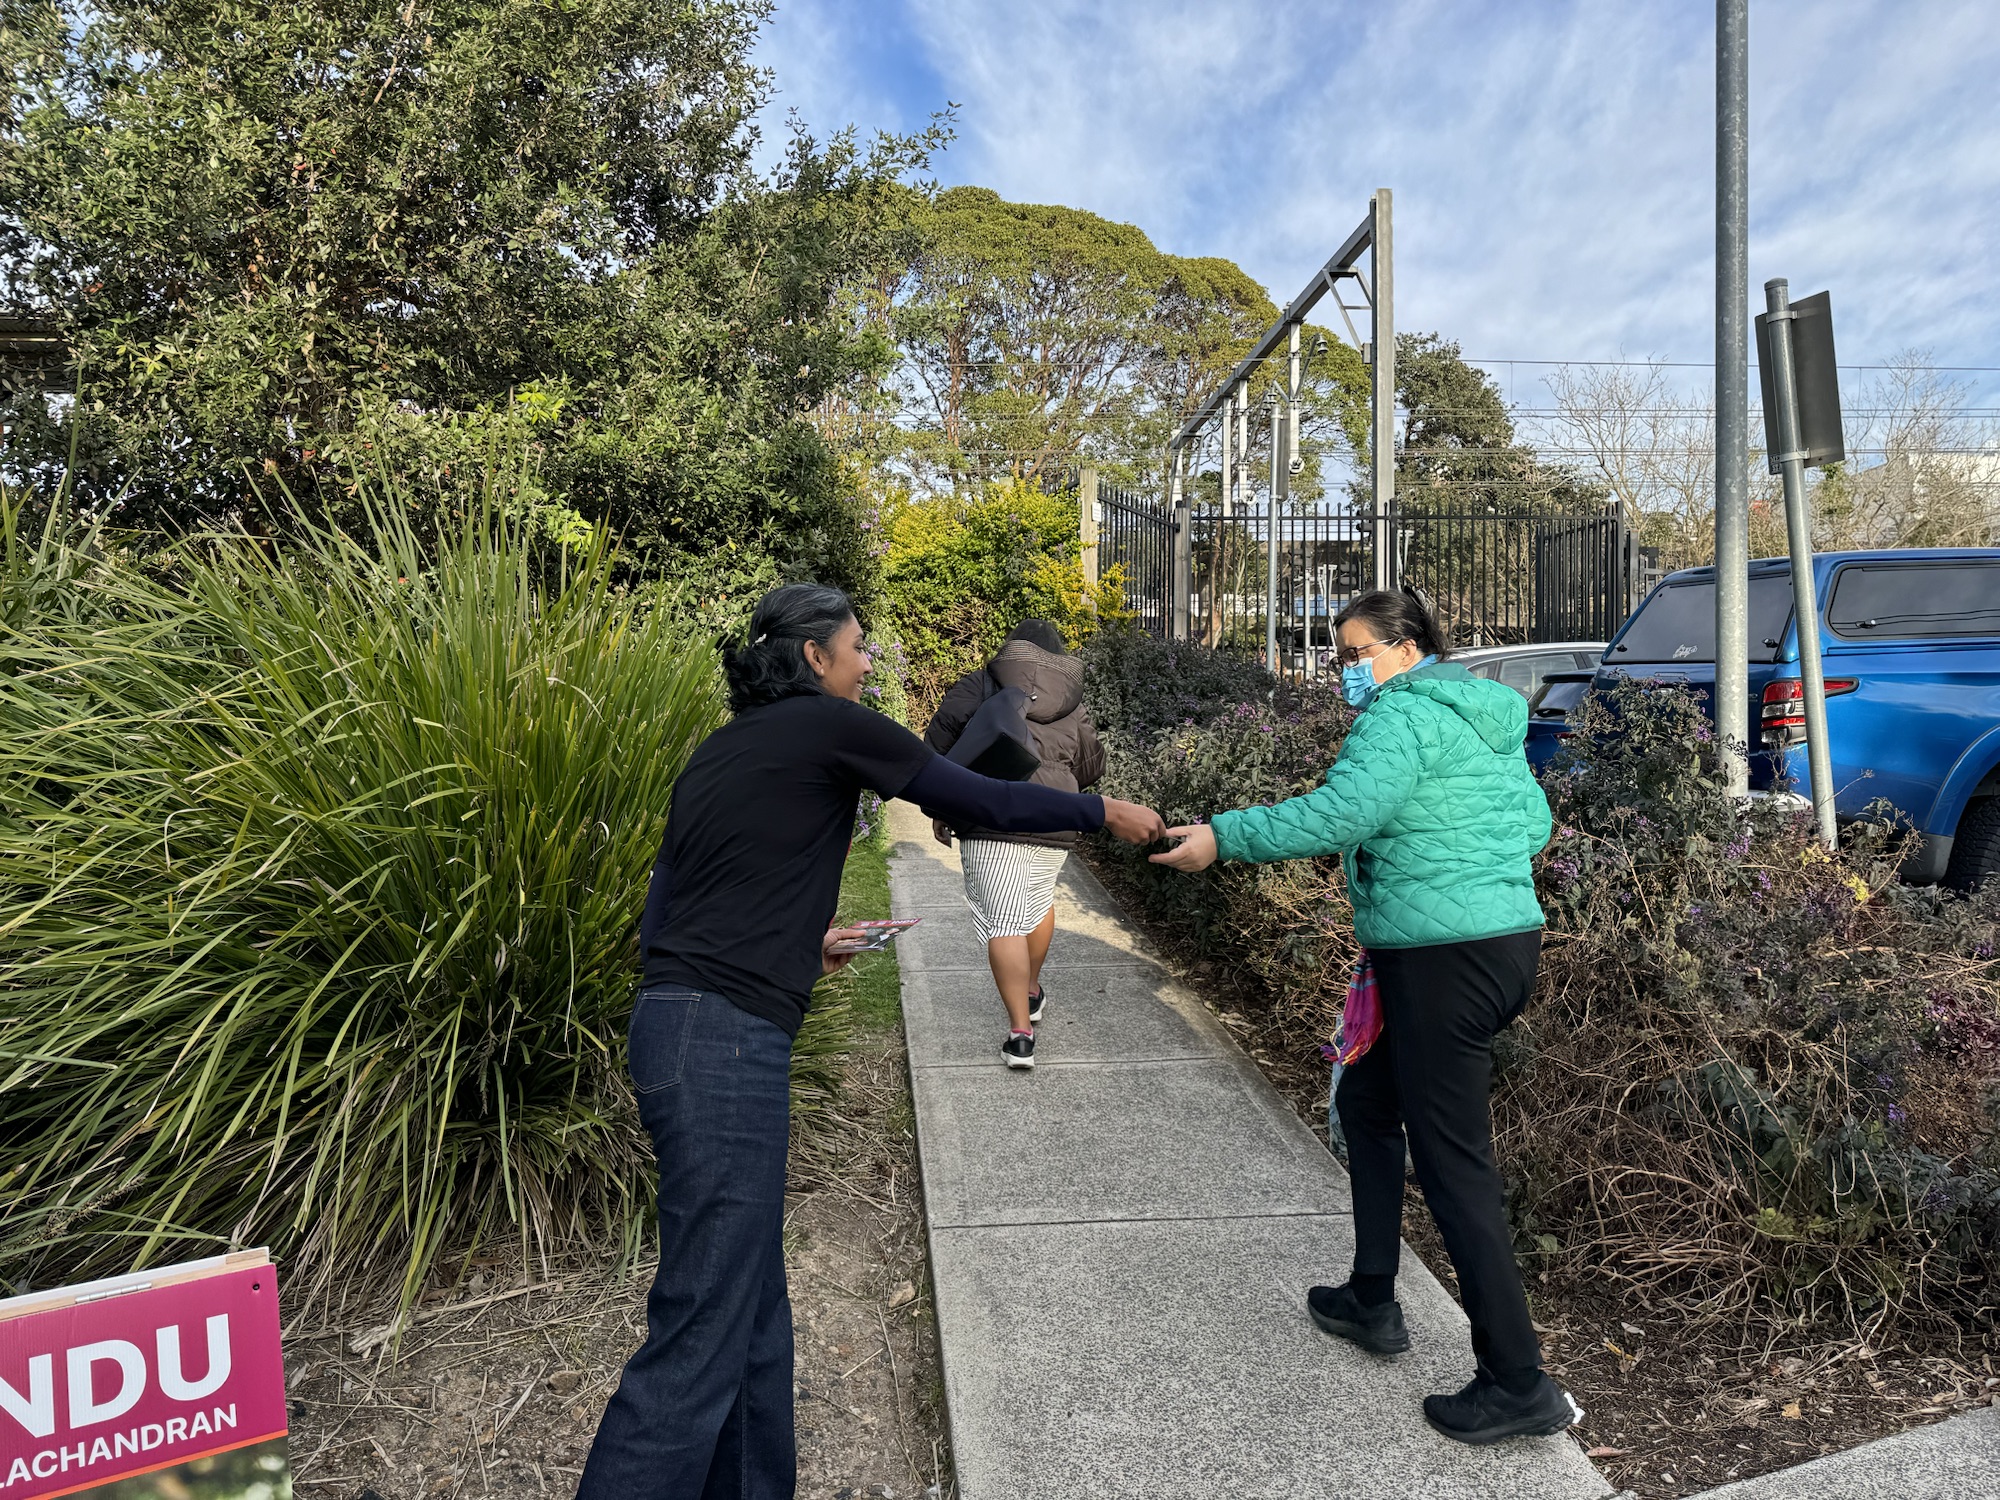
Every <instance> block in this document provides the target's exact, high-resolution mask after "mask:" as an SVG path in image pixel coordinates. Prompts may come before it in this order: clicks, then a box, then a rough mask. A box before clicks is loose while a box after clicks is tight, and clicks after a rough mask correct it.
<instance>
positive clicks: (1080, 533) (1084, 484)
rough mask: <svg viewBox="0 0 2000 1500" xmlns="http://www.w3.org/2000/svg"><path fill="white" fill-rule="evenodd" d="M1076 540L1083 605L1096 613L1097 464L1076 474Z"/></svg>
mask: <svg viewBox="0 0 2000 1500" xmlns="http://www.w3.org/2000/svg"><path fill="white" fill-rule="evenodd" d="M1076 501H1077V541H1078V542H1079V543H1080V544H1081V550H1082V553H1083V583H1084V601H1083V602H1084V607H1085V608H1087V609H1088V610H1089V611H1090V612H1091V613H1092V614H1093V615H1094V614H1096V613H1097V465H1095V464H1085V465H1084V466H1083V472H1082V473H1081V474H1080V475H1078V476H1077V483H1076Z"/></svg>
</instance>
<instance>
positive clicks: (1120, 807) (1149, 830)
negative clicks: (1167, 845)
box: [902, 755, 1166, 844]
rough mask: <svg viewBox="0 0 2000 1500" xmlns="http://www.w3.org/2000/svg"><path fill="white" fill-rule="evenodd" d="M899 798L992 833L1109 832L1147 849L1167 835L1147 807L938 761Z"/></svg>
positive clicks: (929, 764)
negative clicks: (1005, 778) (1002, 778)
mask: <svg viewBox="0 0 2000 1500" xmlns="http://www.w3.org/2000/svg"><path fill="white" fill-rule="evenodd" d="M902 796H903V799H904V800H905V801H906V802H914V803H916V804H917V805H918V806H919V807H922V808H925V809H927V810H929V811H930V812H932V813H936V814H941V815H942V816H943V817H945V818H946V819H948V820H949V821H951V822H953V823H956V824H958V825H959V826H960V827H975V828H991V829H992V830H993V831H994V832H996V833H1066V832H1077V833H1089V832H1092V831H1093V830H1095V829H1099V828H1108V829H1109V830H1110V831H1111V832H1112V834H1114V835H1115V836H1116V837H1118V838H1121V839H1123V840H1125V842H1126V843H1128V844H1146V843H1151V842H1152V841H1153V840H1154V839H1157V838H1161V837H1163V836H1164V835H1165V833H1166V824H1165V823H1164V822H1162V821H1161V818H1160V815H1159V814H1158V813H1156V812H1154V811H1153V810H1152V809H1151V808H1149V807H1140V806H1139V805H1138V804H1137V803H1133V802H1121V801H1119V800H1118V799H1117V798H1116V797H1099V796H1097V795H1095V794H1094V793H1090V792H1063V791H1058V790H1056V788H1054V787H1051V786H1041V785H1038V784H1037V783H1035V782H1032V781H995V780H994V779H993V778H992V777H990V776H981V775H979V774H978V773H977V772H976V771H968V770H966V769H965V767H964V766H961V765H958V764H956V763H955V762H953V761H949V760H946V759H945V758H944V757H943V756H942V755H938V756H933V757H932V758H931V759H930V760H929V761H927V762H926V763H925V765H924V768H923V769H922V770H921V771H919V772H917V774H916V776H915V777H914V778H912V779H911V781H910V784H909V785H908V786H906V787H905V788H903V792H902Z"/></svg>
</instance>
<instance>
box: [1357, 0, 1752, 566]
mask: <svg viewBox="0 0 2000 1500" xmlns="http://www.w3.org/2000/svg"><path fill="white" fill-rule="evenodd" d="M1740 3H1747V0H1740ZM1391 235H1392V227H1391V224H1390V198H1389V190H1388V189H1387V188H1377V189H1375V196H1374V197H1373V198H1371V199H1369V202H1368V259H1369V264H1370V266H1371V267H1372V268H1373V270H1374V272H1375V285H1374V287H1373V288H1372V289H1371V291H1370V295H1369V298H1368V303H1369V310H1370V318H1369V330H1368V337H1369V367H1368V368H1369V375H1370V393H1371V396H1372V398H1373V399H1372V406H1373V414H1372V419H1371V421H1370V422H1369V440H1368V460H1369V463H1370V464H1371V465H1372V466H1373V468H1374V475H1373V478H1374V481H1375V485H1374V490H1375V493H1374V501H1375V587H1376V588H1378V589H1386V588H1393V587H1394V586H1395V581H1396V575H1395V568H1394V560H1395V559H1394V544H1395V534H1394V529H1393V518H1392V513H1393V511H1394V509H1395V504H1396V311H1395V264H1394V248H1393V241H1392V239H1391Z"/></svg>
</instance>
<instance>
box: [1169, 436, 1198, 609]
mask: <svg viewBox="0 0 2000 1500" xmlns="http://www.w3.org/2000/svg"><path fill="white" fill-rule="evenodd" d="M1188 457H1189V454H1188V450H1187V449H1185V448H1176V449H1174V450H1173V474H1174V479H1173V502H1174V503H1173V509H1172V512H1171V515H1172V524H1173V533H1172V536H1171V538H1170V541H1169V547H1170V555H1169V557H1168V560H1167V570H1168V574H1169V579H1168V584H1167V598H1168V600H1169V601H1170V603H1169V607H1170V609H1171V611H1172V615H1171V618H1170V620H1169V622H1168V625H1167V638H1168V639H1169V640H1175V641H1184V640H1186V639H1187V638H1188V614H1189V612H1190V610H1189V606H1190V605H1191V603H1192V602H1193V601H1192V600H1191V599H1190V597H1189V596H1190V595H1191V594H1192V593H1193V592H1194V556H1193V553H1194V528H1193V527H1192V526H1190V525H1189V524H1188V520H1189V517H1188V494H1187V471H1188Z"/></svg>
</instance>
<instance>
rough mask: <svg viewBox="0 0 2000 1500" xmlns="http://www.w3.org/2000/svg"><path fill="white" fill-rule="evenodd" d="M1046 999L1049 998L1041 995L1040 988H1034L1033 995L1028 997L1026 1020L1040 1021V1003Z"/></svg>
mask: <svg viewBox="0 0 2000 1500" xmlns="http://www.w3.org/2000/svg"><path fill="white" fill-rule="evenodd" d="M1048 998H1049V997H1048V996H1047V995H1045V994H1043V993H1042V991H1041V987H1040V986H1039V985H1037V986H1036V988H1035V993H1034V994H1032V995H1030V996H1028V1019H1029V1020H1030V1021H1039V1020H1041V1018H1042V1002H1043V1001H1045V1000H1047V999H1048Z"/></svg>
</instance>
